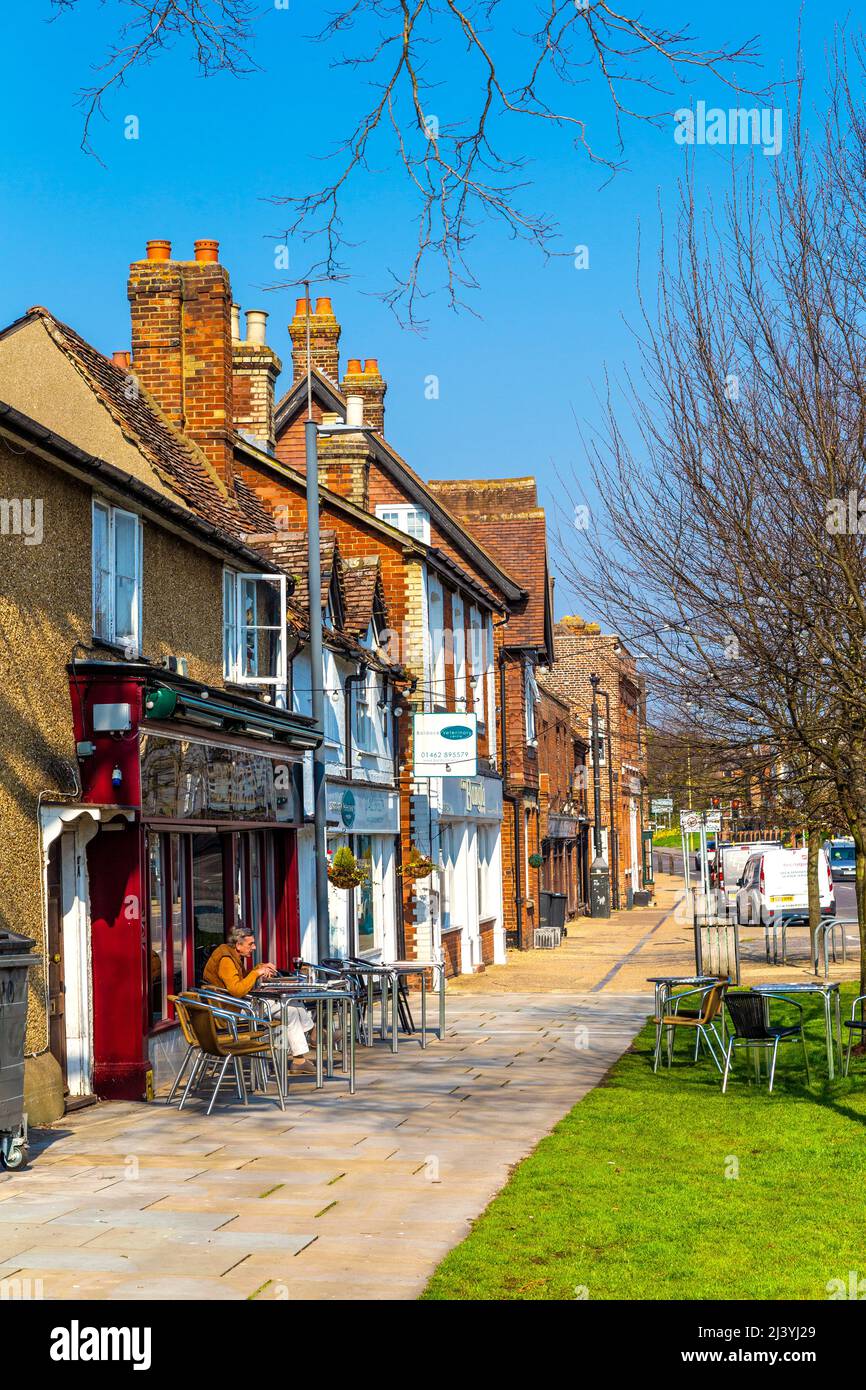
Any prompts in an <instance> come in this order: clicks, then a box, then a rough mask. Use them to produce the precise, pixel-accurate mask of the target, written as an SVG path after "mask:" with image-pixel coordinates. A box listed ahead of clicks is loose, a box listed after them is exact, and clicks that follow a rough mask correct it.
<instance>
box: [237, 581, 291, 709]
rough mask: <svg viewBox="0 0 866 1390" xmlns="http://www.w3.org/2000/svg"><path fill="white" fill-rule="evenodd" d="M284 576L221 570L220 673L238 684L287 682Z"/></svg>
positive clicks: (276, 683)
mask: <svg viewBox="0 0 866 1390" xmlns="http://www.w3.org/2000/svg"><path fill="white" fill-rule="evenodd" d="M285 630H286V577H285V575H275V574H238V573H237V572H236V571H235V570H228V569H227V570H223V675H224V677H225V679H226V680H228V681H234V682H236V683H239V684H241V685H244V684H248V685H284V684H285V683H286V643H285Z"/></svg>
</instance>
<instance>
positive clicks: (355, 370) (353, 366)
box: [346, 357, 362, 376]
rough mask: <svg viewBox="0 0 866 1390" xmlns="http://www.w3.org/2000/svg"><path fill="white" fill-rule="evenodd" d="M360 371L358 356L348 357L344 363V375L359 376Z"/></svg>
mask: <svg viewBox="0 0 866 1390" xmlns="http://www.w3.org/2000/svg"><path fill="white" fill-rule="evenodd" d="M361 371H362V368H361V359H360V357H350V358H349V360H348V362H347V363H346V376H360V374H361Z"/></svg>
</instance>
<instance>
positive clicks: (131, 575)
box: [93, 499, 142, 655]
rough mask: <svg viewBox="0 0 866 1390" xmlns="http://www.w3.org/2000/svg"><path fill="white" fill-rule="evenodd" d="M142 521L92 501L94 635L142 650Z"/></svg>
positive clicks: (136, 652)
mask: <svg viewBox="0 0 866 1390" xmlns="http://www.w3.org/2000/svg"><path fill="white" fill-rule="evenodd" d="M141 549H142V547H141V520H140V518H139V517H137V516H136V515H135V513H134V512H126V511H123V510H122V509H121V508H120V507H111V506H109V505H108V503H106V502H99V501H97V500H96V499H94V502H93V635H94V637H97V638H99V639H100V640H101V641H103V642H111V643H113V644H115V645H117V646H122V647H132V648H133V649H134V654H135V655H138V652H139V650H140V648H141Z"/></svg>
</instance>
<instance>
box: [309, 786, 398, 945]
mask: <svg viewBox="0 0 866 1390" xmlns="http://www.w3.org/2000/svg"><path fill="white" fill-rule="evenodd" d="M326 804H327V833H328V855H329V857H330V856H331V855H332V854H333V853H334V851H335V850H336V849H338V848H339V847H340V846H341V845H347V846H348V847H349V849H351V851H352V853H353V854H354V856H355V858H356V859H359V860H361V861H362V862H363V863H364V864H366V865H368V866H369V871H368V876H367V879H366V880H365V882H364V883H362V884H361V886H360V887H358V888H353V889H345V888H336V887H334V885H333V884H332V885H330V888H329V903H330V920H331V949H332V950H333V952H334V954H335V955H338V956H347V955H373V956H377V957H380V958H381V959H382V960H396V959H397V958H398V957H399V956H400V954H401V945H400V942H401V936H402V933H401V930H400V918H399V900H400V894H399V892H398V886H399V878H398V874H397V865H398V842H399V835H400V798H399V796H398V794H397V792H396V791H394V790H393V789H392V788H389V787H386V786H376V785H372V784H370V783H360V782H353V783H347V782H341V781H336V780H333V781H332V780H329V781H328V784H327V801H326Z"/></svg>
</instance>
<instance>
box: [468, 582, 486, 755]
mask: <svg viewBox="0 0 866 1390" xmlns="http://www.w3.org/2000/svg"><path fill="white" fill-rule="evenodd" d="M486 646H487V634H486V632H485V631H484V626H483V619H482V615H481V609H480V608H477V607H476V605H475V604H474V603H473V604H472V605H471V606H470V609H469V660H470V661H471V663H472V707H473V709H474V711H475V715H476V718H477V720H478V725H479V728H482V729H483V728H484V687H485V685H486V684H487V657H486V652H485V648H486Z"/></svg>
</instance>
